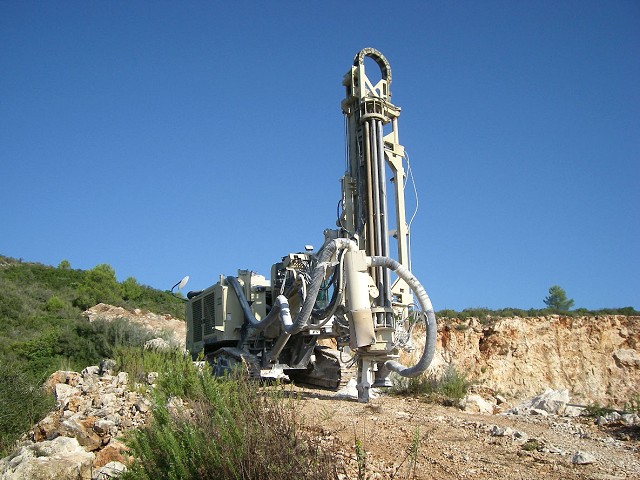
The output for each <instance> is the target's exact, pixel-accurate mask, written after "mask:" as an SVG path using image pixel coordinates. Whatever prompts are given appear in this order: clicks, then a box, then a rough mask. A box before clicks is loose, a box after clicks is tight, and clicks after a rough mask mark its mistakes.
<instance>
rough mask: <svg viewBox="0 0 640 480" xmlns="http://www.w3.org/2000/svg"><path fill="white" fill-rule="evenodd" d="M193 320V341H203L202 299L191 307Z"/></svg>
mask: <svg viewBox="0 0 640 480" xmlns="http://www.w3.org/2000/svg"><path fill="white" fill-rule="evenodd" d="M191 308H192V310H191V312H192V318H193V341H194V342H201V341H202V299H198V300H196V301H195V302H193V304H192V306H191Z"/></svg>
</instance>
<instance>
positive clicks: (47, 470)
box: [0, 437, 95, 480]
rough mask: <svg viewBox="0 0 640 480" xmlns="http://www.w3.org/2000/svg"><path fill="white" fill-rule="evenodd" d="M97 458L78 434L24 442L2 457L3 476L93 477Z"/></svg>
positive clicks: (32, 479)
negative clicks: (83, 444) (92, 466)
mask: <svg viewBox="0 0 640 480" xmlns="http://www.w3.org/2000/svg"><path fill="white" fill-rule="evenodd" d="M94 458H95V456H94V454H93V453H89V452H87V451H85V449H84V448H82V447H81V446H80V444H79V443H78V441H77V440H76V439H75V438H69V437H57V438H55V439H54V440H46V441H44V442H39V443H34V444H30V445H26V446H23V447H22V448H20V449H19V450H18V451H17V452H15V454H14V455H12V456H10V457H7V458H5V459H2V460H0V479H1V480H24V479H29V480H50V479H54V478H55V479H56V480H89V479H90V478H91V465H92V462H93V459H94Z"/></svg>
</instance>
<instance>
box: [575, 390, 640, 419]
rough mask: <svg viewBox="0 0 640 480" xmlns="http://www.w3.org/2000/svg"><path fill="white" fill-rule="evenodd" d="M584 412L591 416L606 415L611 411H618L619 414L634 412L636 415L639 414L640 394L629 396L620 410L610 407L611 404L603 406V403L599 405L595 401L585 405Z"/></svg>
mask: <svg viewBox="0 0 640 480" xmlns="http://www.w3.org/2000/svg"><path fill="white" fill-rule="evenodd" d="M585 412H586V414H587V415H589V416H591V417H601V416H606V415H608V414H609V413H612V412H618V413H621V414H624V413H635V414H637V415H640V395H638V394H636V395H634V396H633V397H631V398H630V399H629V400H627V401H626V402H625V403H624V407H623V408H622V410H620V409H619V408H614V407H611V406H603V405H600V404H599V403H598V402H596V403H592V404H590V405H587V406H586V407H585Z"/></svg>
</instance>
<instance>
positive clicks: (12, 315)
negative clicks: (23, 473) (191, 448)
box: [0, 256, 184, 455]
mask: <svg viewBox="0 0 640 480" xmlns="http://www.w3.org/2000/svg"><path fill="white" fill-rule="evenodd" d="M100 302H106V303H111V304H114V305H118V306H122V307H126V308H145V309H149V310H152V311H154V312H157V313H160V312H161V313H171V314H173V315H175V316H178V317H182V318H183V317H184V304H183V302H182V301H181V300H179V299H176V298H175V297H173V296H171V295H170V294H169V293H167V292H160V291H158V290H154V289H152V288H150V287H146V286H143V285H139V284H138V283H137V282H136V281H135V279H133V278H129V279H127V280H125V281H124V282H122V283H119V282H118V281H117V280H116V276H115V272H114V271H113V269H112V268H111V267H110V266H108V265H98V266H97V267H95V268H93V269H91V270H88V271H82V270H74V269H72V268H71V265H70V264H69V262H68V261H66V260H63V261H62V262H60V265H59V266H58V268H54V267H50V266H46V265H41V264H37V263H27V262H22V261H19V260H15V259H12V258H8V257H4V256H0V375H1V376H2V378H0V455H4V453H6V451H7V449H9V448H11V446H12V445H13V442H14V441H15V439H16V438H17V437H18V436H19V435H20V434H22V433H24V432H25V431H26V430H27V429H28V428H29V427H30V426H31V425H32V424H33V423H35V422H36V421H38V420H39V419H40V418H42V417H43V416H44V415H45V414H46V412H47V411H48V410H49V409H50V407H51V405H52V403H53V401H52V399H51V398H50V397H48V396H47V395H45V394H44V393H42V391H41V389H40V385H42V383H43V381H44V380H45V379H46V378H47V377H48V376H49V375H50V374H51V373H53V372H54V371H56V370H59V369H73V370H77V371H80V370H82V369H83V368H84V367H86V366H88V365H96V364H97V363H99V362H100V361H101V360H102V359H104V358H109V357H112V356H113V355H114V354H115V352H116V350H117V349H119V348H122V347H126V346H141V345H143V344H144V342H145V341H146V340H149V339H150V338H151V335H150V334H149V332H147V331H146V330H144V329H142V328H141V327H139V326H136V325H135V324H130V323H129V322H128V321H126V320H124V319H121V320H115V321H113V322H102V321H96V322H93V323H89V322H87V321H86V320H85V319H84V318H83V316H82V312H83V310H84V309H85V308H87V307H89V306H93V305H95V304H96V303H100ZM15 405H20V406H21V408H16V407H15Z"/></svg>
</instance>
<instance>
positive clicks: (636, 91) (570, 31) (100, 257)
mask: <svg viewBox="0 0 640 480" xmlns="http://www.w3.org/2000/svg"><path fill="white" fill-rule="evenodd" d="M364 47H374V48H377V49H378V50H380V51H381V52H382V53H383V54H385V56H386V57H387V58H388V60H389V62H390V63H391V68H392V72H393V84H392V93H393V99H392V100H393V102H394V103H395V104H396V105H399V106H400V107H402V115H401V116H400V119H399V131H400V140H401V143H402V144H403V145H404V146H405V147H406V149H407V151H408V152H409V154H410V157H411V161H412V167H413V171H414V174H415V177H416V182H417V188H418V190H419V198H420V208H419V211H418V215H417V217H416V219H415V221H414V223H413V227H412V233H413V235H412V243H413V270H414V273H415V274H416V275H417V276H418V277H419V278H420V279H421V281H422V282H423V284H424V285H425V287H426V289H427V291H428V292H429V294H430V296H431V298H432V300H433V303H434V306H435V308H436V309H437V310H440V309H443V308H454V309H462V308H465V307H490V308H501V307H507V306H512V307H520V308H531V307H535V308H539V307H543V306H544V305H543V303H542V299H543V298H544V296H545V295H546V294H547V290H548V288H549V287H550V286H551V285H554V284H558V285H560V286H562V287H563V288H564V289H565V290H566V291H567V294H568V295H569V297H571V298H573V299H574V300H575V306H576V307H585V308H601V307H623V306H633V307H635V308H637V309H639V308H640V273H639V272H640V222H639V220H640V215H639V210H640V188H639V179H640V87H639V85H640V3H639V2H637V1H608V2H606V1H584V0H580V1H564V2H557V1H549V2H544V1H540V2H524V1H511V0H509V1H502V2H491V1H490V2H471V1H469V2H445V1H438V2H427V1H420V2H396V6H393V2H391V3H389V2H375V1H367V2H355V1H354V2H344V1H330V2H300V1H279V2H259V1H255V2H242V1H238V2H224V3H223V2H193V1H184V2H164V1H149V2H140V1H133V2H124V1H109V2H85V1H76V2H73V1H61V2H28V1H0V165H1V170H0V214H1V217H0V218H1V220H0V253H1V254H4V255H8V256H12V257H17V258H23V259H24V260H28V261H37V262H42V263H45V264H51V265H57V264H58V263H59V262H60V261H61V260H63V259H67V260H69V261H70V262H71V265H72V267H74V268H82V269H88V268H92V267H94V266H95V265H97V264H100V263H108V264H110V265H111V266H113V268H114V269H115V270H116V272H117V274H118V277H119V279H120V280H123V279H124V278H126V277H128V276H134V277H135V278H137V279H138V281H140V282H141V283H144V284H147V285H151V286H153V287H157V288H161V289H165V288H169V287H170V286H171V285H172V284H173V283H175V282H176V281H178V280H179V279H180V278H181V277H182V276H183V275H185V274H189V275H191V282H190V284H189V286H188V288H191V289H199V288H204V287H206V286H208V285H210V284H212V283H214V282H215V281H217V278H218V275H219V274H226V275H231V274H234V273H235V272H236V270H237V269H238V268H246V269H252V270H255V271H257V272H259V273H263V274H264V275H265V276H267V277H268V276H269V274H270V266H271V264H272V263H274V262H276V261H278V260H279V258H280V257H281V256H283V255H285V254H287V253H289V252H293V251H299V250H302V249H303V246H304V244H306V243H311V244H314V245H316V246H320V244H321V243H322V231H323V230H324V229H325V228H329V227H333V226H334V225H335V212H336V204H337V201H338V199H339V196H340V186H339V178H340V177H341V175H342V174H343V171H344V139H343V118H342V113H341V110H340V101H341V100H342V98H343V96H344V92H343V87H342V85H341V81H342V77H343V75H344V73H345V72H346V71H347V70H348V69H349V67H350V65H351V62H352V59H353V57H354V55H355V54H356V53H357V52H358V51H359V50H360V49H362V48H364ZM408 197H409V198H408V201H409V204H410V205H412V204H413V200H412V197H411V195H409V196H408ZM409 213H410V214H411V212H409Z"/></svg>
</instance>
